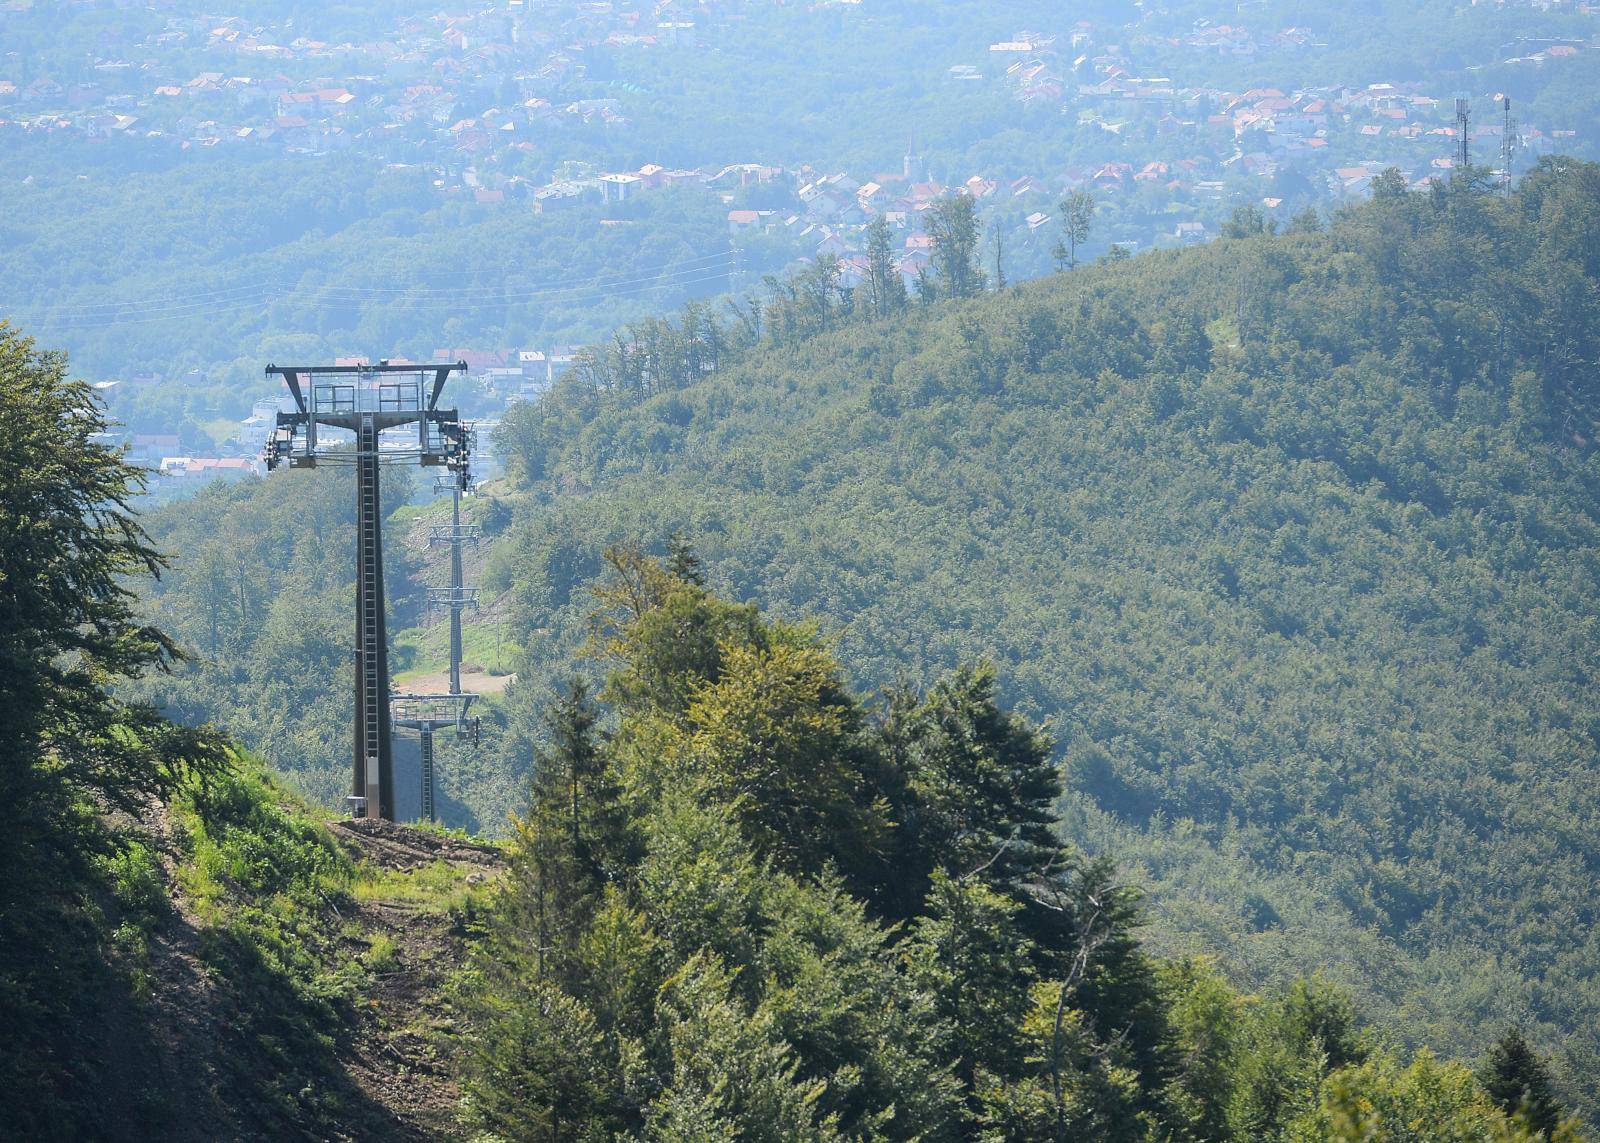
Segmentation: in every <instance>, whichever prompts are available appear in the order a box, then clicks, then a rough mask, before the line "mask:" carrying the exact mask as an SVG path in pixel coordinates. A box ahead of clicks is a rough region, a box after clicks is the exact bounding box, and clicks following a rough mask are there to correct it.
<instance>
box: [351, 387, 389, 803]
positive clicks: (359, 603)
mask: <svg viewBox="0 0 1600 1143" xmlns="http://www.w3.org/2000/svg"><path fill="white" fill-rule="evenodd" d="M355 732H356V733H355V756H356V772H355V791H354V793H355V796H356V797H358V798H364V799H366V801H365V813H366V816H367V817H369V818H382V819H384V820H385V821H393V820H394V759H393V753H392V750H391V747H390V741H389V656H388V640H387V632H386V631H385V629H384V617H383V515H382V503H381V500H380V497H379V488H378V426H377V423H376V419H375V418H374V417H373V416H372V414H370V413H366V414H363V415H362V417H361V421H360V427H359V428H358V429H357V431H356V727H355Z"/></svg>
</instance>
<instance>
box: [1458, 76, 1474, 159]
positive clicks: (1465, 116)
mask: <svg viewBox="0 0 1600 1143" xmlns="http://www.w3.org/2000/svg"><path fill="white" fill-rule="evenodd" d="M1471 125H1472V104H1471V102H1470V101H1469V100H1468V99H1467V97H1466V96H1464V95H1458V96H1456V167H1457V168H1458V169H1459V170H1460V171H1461V174H1462V175H1463V176H1465V175H1466V173H1467V168H1468V167H1470V166H1471V165H1472V152H1471V148H1470V147H1469V145H1468V134H1467V132H1468V128H1469V127H1470V126H1471Z"/></svg>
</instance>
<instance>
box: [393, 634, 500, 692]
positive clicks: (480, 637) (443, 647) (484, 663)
mask: <svg viewBox="0 0 1600 1143" xmlns="http://www.w3.org/2000/svg"><path fill="white" fill-rule="evenodd" d="M510 634H511V632H510V624H509V623H508V622H506V621H505V620H493V619H486V620H483V621H481V622H477V623H473V622H463V623H462V625H461V658H462V661H463V662H464V663H468V664H472V665H474V666H479V667H482V668H483V669H484V670H485V671H487V672H488V673H489V674H491V675H507V674H510V673H511V671H512V669H513V667H514V666H515V663H516V652H517V645H516V643H515V642H514V641H513V640H512V639H511V638H510ZM393 661H394V664H395V666H396V667H397V668H399V669H398V670H396V672H395V674H394V681H395V682H396V683H403V682H405V681H406V680H407V679H408V678H418V677H420V676H422V675H431V674H434V673H435V672H438V671H443V670H445V669H447V668H448V667H449V665H450V625H449V624H448V623H445V622H442V621H441V622H439V623H435V624H433V625H432V626H429V627H407V628H406V629H404V630H403V631H399V632H396V633H395V636H394V650H393Z"/></svg>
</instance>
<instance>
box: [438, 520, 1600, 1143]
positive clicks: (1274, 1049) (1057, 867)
mask: <svg viewBox="0 0 1600 1143" xmlns="http://www.w3.org/2000/svg"><path fill="white" fill-rule="evenodd" d="M606 563H607V565H608V571H609V573H610V578H609V579H608V581H607V583H606V584H605V586H604V587H603V588H602V590H601V593H600V599H599V603H600V611H599V613H598V615H597V617H596V625H595V643H594V645H593V646H592V648H591V649H592V650H593V651H594V652H595V653H596V654H597V655H599V656H600V657H601V658H602V659H604V660H606V661H608V662H609V664H610V666H611V670H610V672H609V674H608V677H607V681H606V684H605V687H604V690H603V691H602V692H601V698H602V699H603V700H604V701H606V702H607V703H608V704H609V705H610V706H611V708H612V711H611V713H612V715H613V717H612V719H610V720H604V719H603V715H602V710H601V708H600V707H599V706H598V705H597V704H596V703H595V701H594V700H593V699H592V698H591V697H590V695H589V692H588V690H587V688H586V686H585V685H584V684H583V683H582V682H581V681H575V682H573V683H572V684H570V686H569V688H568V689H567V690H565V691H564V692H563V693H562V694H561V695H560V696H558V697H555V698H553V700H552V701H550V702H548V703H547V704H546V706H545V710H544V714H543V720H544V723H545V730H546V736H545V745H544V746H542V747H539V748H537V749H536V750H535V752H534V755H533V762H534V779H533V790H532V795H533V796H532V803H531V805H530V807H529V810H528V812H527V813H526V815H525V816H523V817H522V818H520V819H519V820H518V822H517V832H516V835H515V837H514V839H513V842H512V845H511V850H510V861H509V874H508V876H507V878H506V880H505V882H504V883H503V884H502V886H501V888H500V890H499V892H498V895H497V896H496V898H495V899H494V901H493V903H492V905H491V909H490V913H489V923H488V925H487V929H486V937H485V939H484V941H483V942H482V943H481V944H480V945H479V947H478V949H477V953H476V956H475V958H474V960H473V962H472V969H471V972H470V973H469V975H468V977H467V978H466V981H465V983H464V987H463V998H464V1012H465V1014H466V1019H467V1029H468V1031H467V1036H466V1039H465V1043H464V1045H463V1056H464V1058H463V1067H464V1074H465V1077H466V1092H467V1101H466V1109H467V1115H468V1119H469V1121H470V1122H472V1123H474V1124H475V1125H476V1126H479V1127H481V1128H485V1129H487V1130H488V1131H489V1132H490V1133H492V1136H493V1137H495V1138H506V1139H530V1140H531V1139H562V1138H570V1139H580V1138H593V1139H605V1138H617V1137H619V1136H620V1137H624V1138H646V1139H654V1140H681V1141H683V1143H689V1141H697V1143H698V1141H701V1140H709V1139H726V1140H736V1139H737V1140H780V1139H785V1140H793V1139H808V1140H835V1139H837V1140H844V1139H885V1140H886V1139H923V1140H940V1139H952V1140H953V1139H983V1140H992V1141H996V1143H998V1141H1001V1140H1017V1141H1022V1140H1032V1141H1038V1140H1061V1141H1065V1140H1069V1139H1097V1140H1139V1139H1148V1140H1154V1139H1195V1140H1201V1139H1208V1140H1241V1141H1242V1140H1247V1139H1248V1140H1267V1139H1293V1140H1307V1141H1309V1140H1323V1139H1329V1140H1331V1139H1352V1140H1353V1139H1358V1138H1368V1139H1396V1140H1398V1139H1401V1138H1414V1139H1429V1140H1446V1139H1459V1140H1469V1139H1472V1140H1490V1139H1511V1138H1514V1137H1523V1136H1522V1135H1521V1132H1523V1131H1526V1132H1529V1133H1536V1137H1539V1138H1555V1137H1559V1136H1560V1135H1561V1134H1562V1133H1563V1132H1564V1131H1566V1130H1570V1129H1571V1128H1570V1127H1569V1128H1563V1127H1561V1126H1560V1121H1561V1111H1560V1107H1559V1104H1558V1103H1557V1102H1556V1101H1555V1100H1554V1099H1553V1098H1552V1097H1551V1095H1550V1093H1549V1087H1548V1084H1549V1076H1548V1074H1547V1073H1546V1072H1544V1071H1543V1070H1542V1069H1541V1067H1540V1065H1539V1063H1538V1060H1537V1057H1536V1056H1535V1055H1534V1054H1532V1053H1531V1052H1530V1051H1529V1049H1528V1047H1527V1045H1526V1043H1525V1042H1523V1041H1522V1040H1521V1039H1519V1038H1518V1037H1516V1036H1515V1035H1513V1036H1509V1037H1506V1038H1505V1039H1504V1040H1503V1042H1502V1043H1501V1045H1500V1046H1499V1048H1497V1051H1496V1053H1495V1054H1494V1055H1493V1056H1492V1058H1491V1061H1490V1062H1488V1063H1486V1065H1485V1069H1484V1071H1483V1080H1482V1083H1483V1085H1484V1087H1483V1088H1482V1089H1480V1087H1479V1082H1478V1081H1475V1080H1474V1078H1473V1075H1472V1073H1471V1072H1469V1071H1468V1070H1467V1069H1466V1068H1464V1067H1462V1066H1461V1065H1459V1064H1441V1063H1439V1062H1438V1061H1436V1060H1435V1059H1434V1058H1433V1057H1432V1056H1431V1055H1430V1054H1428V1053H1426V1052H1422V1053H1419V1054H1417V1055H1416V1056H1415V1057H1413V1058H1411V1059H1409V1060H1408V1059H1406V1058H1405V1057H1404V1056H1403V1055H1397V1054H1394V1053H1392V1052H1389V1051H1385V1050H1383V1049H1382V1048H1380V1047H1379V1046H1378V1044H1377V1043H1376V1042H1375V1041H1374V1039H1373V1038H1372V1037H1371V1036H1369V1035H1368V1034H1366V1033H1364V1032H1361V1031H1359V1030H1358V1028H1357V1026H1356V1024H1355V1020H1354V1017H1353V1014H1352V1012H1351V1010H1350V1007H1349V1004H1348V1001H1347V1000H1346V999H1345V998H1344V997H1343V996H1341V995H1340V994H1339V993H1338V992H1337V991H1336V990H1334V989H1332V988H1330V987H1329V986H1328V985H1327V984H1326V983H1324V982H1322V981H1310V982H1307V981H1300V982H1297V983H1296V984H1294V985H1293V986H1291V987H1290V988H1288V989H1287V990H1285V991H1284V992H1282V993H1281V994H1276V995H1269V996H1250V997H1247V996H1243V995H1241V994H1239V993H1237V992H1235V991H1234V990H1232V989H1231V988H1230V987H1229V986H1228V985H1227V984H1226V983H1225V982H1224V981H1223V979H1222V978H1221V977H1220V976H1219V975H1218V974H1217V973H1216V972H1215V970H1214V969H1213V968H1212V967H1211V966H1210V965H1209V964H1208V963H1207V962H1206V961H1204V960H1193V959H1188V960H1165V961H1164V960H1159V959H1156V958H1152V957H1151V956H1150V955H1149V953H1148V952H1147V951H1146V950H1145V949H1144V948H1143V947H1142V946H1141V945H1140V943H1139V941H1138V938H1137V929H1138V927H1139V924H1140V918H1139V907H1138V903H1137V901H1138V897H1137V894H1136V893H1135V892H1134V891H1132V890H1130V889H1128V888H1127V887H1125V886H1123V885H1121V884H1120V883H1119V881H1118V878H1117V875H1116V873H1115V870H1114V869H1113V867H1112V864H1111V863H1110V862H1109V861H1108V860H1107V859H1105V858H1103V857H1102V858H1093V859H1086V858H1085V857H1083V855H1082V854H1081V853H1079V852H1078V851H1077V850H1075V849H1074V848H1073V847H1071V846H1069V845H1067V844H1066V843H1064V842H1063V841H1062V840H1061V837H1060V834H1059V833H1058V832H1057V831H1056V829H1054V828H1053V827H1054V826H1055V825H1056V822H1055V813H1054V810H1053V806H1054V804H1055V802H1056V800H1057V798H1058V796H1059V795H1060V793H1061V775H1060V773H1059V771H1058V770H1057V768H1056V766H1055V765H1054V763H1053V761H1052V758H1051V750H1050V743H1049V741H1048V739H1047V738H1046V737H1044V736H1043V735H1042V734H1041V733H1039V731H1038V730H1037V729H1035V728H1034V727H1032V726H1030V725H1029V724H1028V723H1027V722H1026V721H1025V720H1023V719H1021V718H1019V717H1017V716H1016V715H1014V714H1010V713H1007V712H1005V711H1004V710H1002V709H1000V708H999V707H998V706H997V705H996V702H995V689H994V688H995V677H994V673H993V670H992V668H988V667H978V668H971V667H968V668H962V669H960V670H957V671H955V672H952V673H951V674H949V675H947V676H945V677H944V678H942V679H941V680H939V681H938V682H936V683H935V684H933V685H932V686H931V687H930V688H928V689H927V690H926V691H922V692H917V691H913V690H911V689H908V688H898V689H896V690H895V691H893V693H891V694H890V695H889V696H888V697H887V700H886V701H885V702H884V703H883V704H882V705H881V706H880V707H878V708H877V709H868V708H865V707H863V705H862V704H861V703H860V702H859V700H857V699H856V698H854V697H853V696H852V695H851V694H850V692H849V690H848V688H847V686H846V685H845V682H844V676H843V670H842V668H841V666H840V664H839V663H838V661H837V660H836V659H835V658H834V656H833V654H832V653H831V652H830V651H829V650H828V648H827V646H826V645H825V643H824V641H823V640H822V639H821V637H820V636H819V635H818V634H817V632H816V630H815V629H814V627H812V626H810V625H798V626H797V625H794V624H790V623H785V622H782V621H774V620H770V619H767V618H764V617H763V616H761V615H760V614H758V612H757V611H756V609H755V608H754V607H753V606H751V605H749V604H732V603H728V602H726V601H723V600H720V599H718V598H717V597H716V596H714V595H713V594H711V593H710V592H708V591H707V590H706V589H705V587H704V586H703V583H702V578H703V576H702V570H701V568H700V566H699V563H698V560H697V558H696V557H695V556H694V555H693V553H692V552H691V551H690V550H689V549H687V547H685V546H683V545H681V544H679V545H675V548H674V551H673V554H672V557H671V559H670V560H669V561H668V562H667V563H666V564H665V565H663V564H662V563H659V562H656V561H654V560H651V559H649V558H647V557H642V556H640V555H639V554H638V553H637V551H634V550H630V549H613V550H611V551H608V552H607V554H606ZM607 721H609V725H610V726H611V729H610V730H602V729H601V728H602V725H603V724H604V723H606V722H607ZM1496 1084H1499V1085H1500V1086H1501V1087H1505V1088H1509V1089H1515V1090H1516V1092H1517V1095H1516V1097H1515V1099H1514V1100H1513V1101H1508V1102H1504V1103H1501V1104H1498V1105H1497V1104H1496V1103H1495V1102H1494V1099H1493V1097H1491V1096H1490V1095H1489V1092H1490V1091H1492V1090H1498V1088H1496V1086H1495V1085H1496ZM1506 1108H1513V1109H1515V1111H1514V1115H1516V1116H1518V1117H1519V1121H1518V1125H1516V1126H1513V1125H1512V1124H1510V1123H1507V1122H1506V1120H1505V1119H1504V1117H1503V1114H1504V1109H1506Z"/></svg>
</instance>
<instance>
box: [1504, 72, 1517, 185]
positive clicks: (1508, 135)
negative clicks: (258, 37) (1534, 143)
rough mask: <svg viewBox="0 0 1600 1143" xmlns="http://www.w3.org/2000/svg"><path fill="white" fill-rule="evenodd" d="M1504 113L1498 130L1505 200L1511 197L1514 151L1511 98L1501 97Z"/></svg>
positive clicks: (1514, 137) (1514, 132)
mask: <svg viewBox="0 0 1600 1143" xmlns="http://www.w3.org/2000/svg"><path fill="white" fill-rule="evenodd" d="M1502 99H1503V104H1502V106H1503V109H1504V111H1505V113H1506V121H1505V125H1504V126H1503V127H1502V128H1501V129H1500V185H1501V189H1502V190H1503V191H1504V192H1505V196H1506V197H1507V198H1510V197H1511V156H1512V154H1513V153H1514V152H1515V150H1516V146H1517V144H1516V121H1515V120H1513V119H1512V118H1511V97H1510V96H1509V95H1507V96H1503V97H1502Z"/></svg>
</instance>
